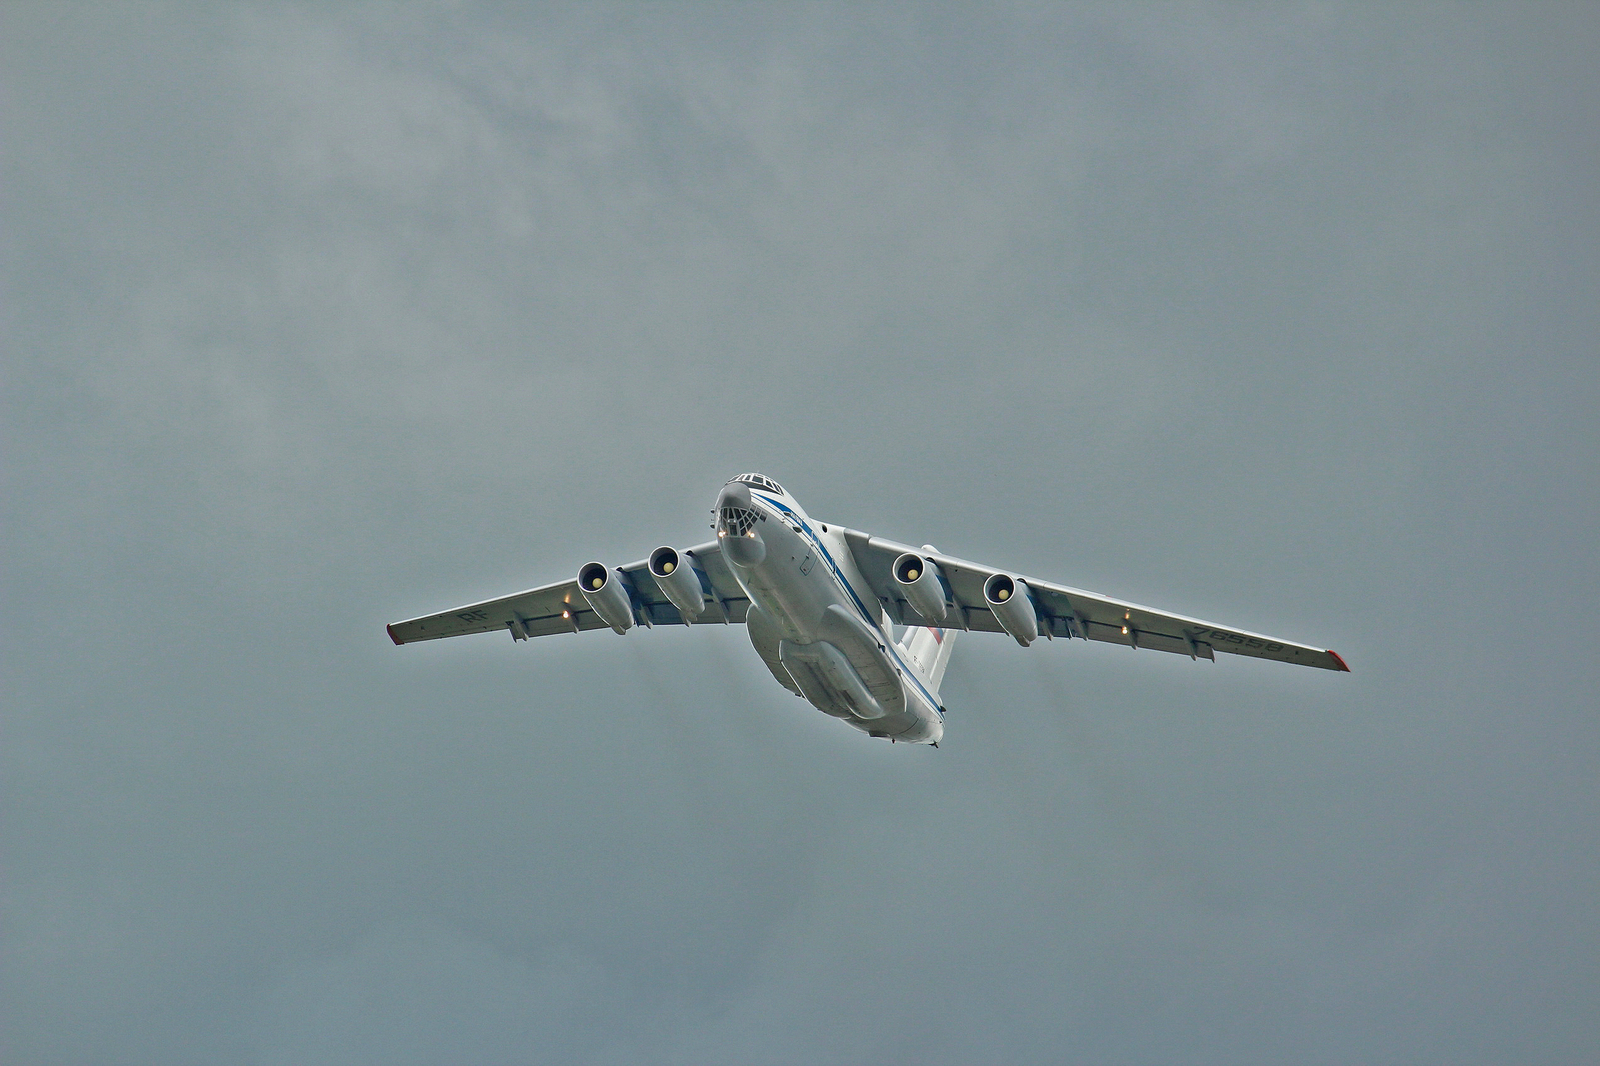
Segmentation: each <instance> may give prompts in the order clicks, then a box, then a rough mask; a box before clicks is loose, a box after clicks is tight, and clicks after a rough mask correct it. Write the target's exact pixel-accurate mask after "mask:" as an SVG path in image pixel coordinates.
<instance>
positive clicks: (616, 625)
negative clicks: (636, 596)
mask: <svg viewBox="0 0 1600 1066" xmlns="http://www.w3.org/2000/svg"><path fill="white" fill-rule="evenodd" d="M622 582H623V577H622V574H621V573H620V572H618V571H616V570H612V569H611V568H610V567H608V566H606V565H605V564H604V563H585V564H584V565H583V568H582V569H580V570H579V571H578V591H579V592H581V593H583V598H584V599H586V600H588V601H589V606H590V607H593V608H594V613H595V614H597V615H599V616H600V621H602V622H604V623H605V624H606V625H608V626H610V627H611V628H612V629H615V630H616V631H617V632H618V633H626V632H627V631H628V630H629V629H631V628H632V627H633V601H632V600H631V599H630V598H629V597H628V590H627V589H626V588H625V587H624V586H623V583H622Z"/></svg>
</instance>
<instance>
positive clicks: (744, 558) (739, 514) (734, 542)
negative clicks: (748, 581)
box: [717, 482, 767, 566]
mask: <svg viewBox="0 0 1600 1066" xmlns="http://www.w3.org/2000/svg"><path fill="white" fill-rule="evenodd" d="M760 526H761V521H760V518H759V512H757V511H756V509H755V508H754V507H752V506H751V505H750V488H749V486H747V485H742V484H740V483H738V482H734V483H733V484H731V485H726V486H724V487H723V489H722V494H721V495H720V496H718V497H717V542H718V543H719V544H721V545H722V553H723V555H725V556H726V557H727V559H728V561H729V562H731V563H735V564H737V565H739V566H758V565H760V563H761V561H762V560H763V559H765V558H766V557H767V545H766V542H765V541H763V540H762V539H761V529H760Z"/></svg>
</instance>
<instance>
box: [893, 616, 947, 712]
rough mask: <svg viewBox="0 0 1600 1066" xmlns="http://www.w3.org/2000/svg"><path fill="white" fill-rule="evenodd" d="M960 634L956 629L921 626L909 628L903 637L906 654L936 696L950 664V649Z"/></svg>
mask: <svg viewBox="0 0 1600 1066" xmlns="http://www.w3.org/2000/svg"><path fill="white" fill-rule="evenodd" d="M959 635H960V631H959V630H955V629H932V628H929V629H921V628H919V629H910V630H907V631H906V635H905V637H904V638H902V646H903V647H904V648H905V649H906V654H907V655H909V656H910V657H911V661H912V663H913V664H914V665H915V666H916V668H917V671H918V672H919V673H920V674H922V676H923V678H924V679H926V680H927V682H928V687H929V688H931V689H932V690H933V693H934V695H936V696H937V695H938V694H939V682H941V681H943V680H944V669H945V667H946V666H949V665H950V649H951V648H952V647H954V646H955V642H956V637H957V636H959Z"/></svg>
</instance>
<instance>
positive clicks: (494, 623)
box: [388, 541, 750, 644]
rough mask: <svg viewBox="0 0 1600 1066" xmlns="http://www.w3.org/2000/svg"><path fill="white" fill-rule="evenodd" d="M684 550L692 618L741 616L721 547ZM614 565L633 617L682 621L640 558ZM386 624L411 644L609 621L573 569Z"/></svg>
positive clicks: (539, 632) (644, 621)
mask: <svg viewBox="0 0 1600 1066" xmlns="http://www.w3.org/2000/svg"><path fill="white" fill-rule="evenodd" d="M683 555H684V556H685V557H687V558H689V559H692V560H693V561H694V568H695V571H696V573H698V574H699V577H700V588H701V591H703V592H704V593H705V594H706V607H705V610H704V611H703V612H701V614H700V617H699V619H698V621H697V623H696V624H700V625H703V624H705V623H707V622H718V623H727V622H743V621H744V616H745V611H746V610H747V609H748V608H749V606H750V601H749V600H748V599H746V598H745V594H744V589H742V588H740V587H739V582H738V581H736V580H734V577H733V574H732V572H731V571H729V569H728V564H727V562H726V561H725V560H724V559H723V558H722V549H721V547H720V546H719V545H718V544H717V543H716V542H715V541H712V542H711V543H710V544H702V545H700V546H699V547H696V548H690V549H688V550H687V551H685V552H683ZM617 569H618V570H621V571H622V573H623V576H624V577H625V579H626V581H627V588H628V598H629V599H630V600H632V601H633V616H634V620H635V621H636V622H638V623H639V624H640V625H645V626H652V625H685V624H686V622H685V620H684V617H683V614H682V612H680V611H679V610H678V609H677V608H676V607H674V606H673V605H672V603H671V601H669V600H668V599H667V598H666V596H664V595H662V593H661V589H660V588H659V587H657V585H656V582H655V579H654V578H652V577H651V576H650V573H649V571H648V570H647V569H646V568H645V561H644V560H643V559H641V560H639V561H638V562H636V563H629V564H628V565H627V566H620V567H617ZM388 628H389V639H390V640H392V641H394V642H395V643H396V644H412V643H415V642H416V641H419V640H438V639H439V638H440V637H459V636H462V635H463V634H466V633H510V634H511V638H512V639H513V640H522V639H524V637H525V636H527V637H543V636H549V635H550V634H552V633H580V632H583V631H584V630H588V629H608V628H610V627H609V626H607V625H606V623H605V622H602V621H601V620H600V618H599V617H598V616H597V615H596V614H595V613H594V610H593V609H592V608H591V607H590V606H589V602H588V601H587V600H585V599H584V598H583V593H582V592H580V591H579V590H578V579H577V577H576V575H574V576H573V577H572V578H570V579H568V580H566V581H558V582H556V583H554V584H552V585H541V586H540V587H538V588H535V589H528V590H527V591H526V592H516V593H513V594H511V595H510V596H501V597H500V598H499V599H494V600H484V601H483V602H481V603H469V604H466V605H465V606H462V607H455V608H452V609H451V610H448V611H440V612H439V613H438V614H430V615H426V616H424V617H422V618H411V619H408V620H406V621H404V622H395V623H393V624H391V625H390V626H389V627H388Z"/></svg>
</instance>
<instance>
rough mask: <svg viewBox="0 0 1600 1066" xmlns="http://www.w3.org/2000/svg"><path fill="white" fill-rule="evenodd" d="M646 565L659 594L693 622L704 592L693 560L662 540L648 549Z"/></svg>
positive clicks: (699, 609) (701, 605) (702, 607)
mask: <svg viewBox="0 0 1600 1066" xmlns="http://www.w3.org/2000/svg"><path fill="white" fill-rule="evenodd" d="M649 567H650V576H651V577H653V578H655V579H656V585H657V586H658V587H659V588H660V589H661V595H663V596H665V597H666V598H667V599H669V600H671V601H672V606H674V607H676V608H677V609H678V610H679V611H681V612H683V618H684V621H687V622H693V621H694V620H695V619H696V618H699V617H700V612H701V611H703V610H705V608H706V595H705V591H704V590H703V589H701V587H700V576H699V575H698V574H696V573H695V572H694V564H693V563H692V562H689V561H688V560H686V559H684V558H683V556H682V555H681V554H679V552H678V550H677V549H676V548H673V547H669V546H668V545H665V544H663V545H662V546H661V547H659V548H657V549H656V550H655V551H653V552H651V553H650V564H649Z"/></svg>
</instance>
